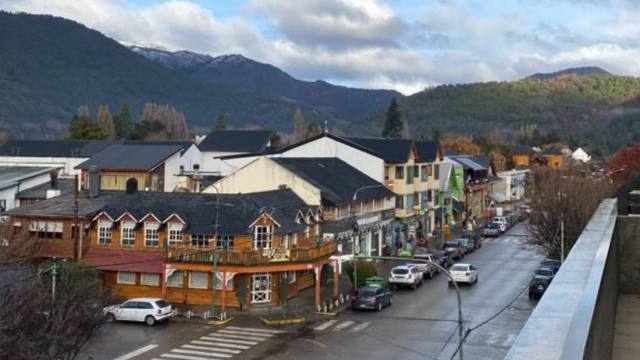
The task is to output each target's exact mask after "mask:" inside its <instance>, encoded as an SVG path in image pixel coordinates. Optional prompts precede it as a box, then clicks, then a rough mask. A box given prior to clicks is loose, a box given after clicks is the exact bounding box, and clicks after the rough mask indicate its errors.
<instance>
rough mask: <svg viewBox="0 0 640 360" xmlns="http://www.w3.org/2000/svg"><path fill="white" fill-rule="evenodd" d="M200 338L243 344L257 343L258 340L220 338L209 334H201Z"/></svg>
mask: <svg viewBox="0 0 640 360" xmlns="http://www.w3.org/2000/svg"><path fill="white" fill-rule="evenodd" d="M214 335H215V334H214ZM200 339H202V340H214V341H224V342H228V343H232V344H243V345H257V344H258V342H256V341H245V340H234V339H221V338H214V337H211V336H203V337H201V338H200Z"/></svg>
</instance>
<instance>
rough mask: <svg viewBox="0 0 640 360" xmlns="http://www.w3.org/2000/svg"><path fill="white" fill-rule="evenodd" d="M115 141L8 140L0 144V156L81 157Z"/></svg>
mask: <svg viewBox="0 0 640 360" xmlns="http://www.w3.org/2000/svg"><path fill="white" fill-rule="evenodd" d="M115 143H116V141H106V140H9V141H7V142H6V143H5V144H4V145H2V146H0V156H29V157H79V158H83V157H91V156H92V155H94V154H96V153H98V152H100V151H102V150H104V149H106V148H107V147H109V146H111V145H113V144H115Z"/></svg>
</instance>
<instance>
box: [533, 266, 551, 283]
mask: <svg viewBox="0 0 640 360" xmlns="http://www.w3.org/2000/svg"><path fill="white" fill-rule="evenodd" d="M555 275H556V273H555V272H554V271H553V269H551V268H545V267H541V268H539V269H538V270H536V272H535V274H534V276H536V277H541V278H545V279H549V281H551V279H553V277H554V276H555Z"/></svg>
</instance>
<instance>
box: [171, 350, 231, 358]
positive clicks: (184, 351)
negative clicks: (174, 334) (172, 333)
mask: <svg viewBox="0 0 640 360" xmlns="http://www.w3.org/2000/svg"><path fill="white" fill-rule="evenodd" d="M171 352H172V353H180V354H188V355H204V356H209V357H216V358H224V359H228V358H230V357H232V356H233V355H231V354H221V353H217V352H210V351H196V350H183V349H173V350H171Z"/></svg>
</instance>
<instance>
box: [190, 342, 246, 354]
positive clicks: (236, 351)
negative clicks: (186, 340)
mask: <svg viewBox="0 0 640 360" xmlns="http://www.w3.org/2000/svg"><path fill="white" fill-rule="evenodd" d="M181 347H183V348H185V349H193V350H207V351H216V352H223V353H229V354H240V353H241V351H240V350H232V349H223V348H218V347H210V346H196V345H188V344H187V345H182V346H181Z"/></svg>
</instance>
